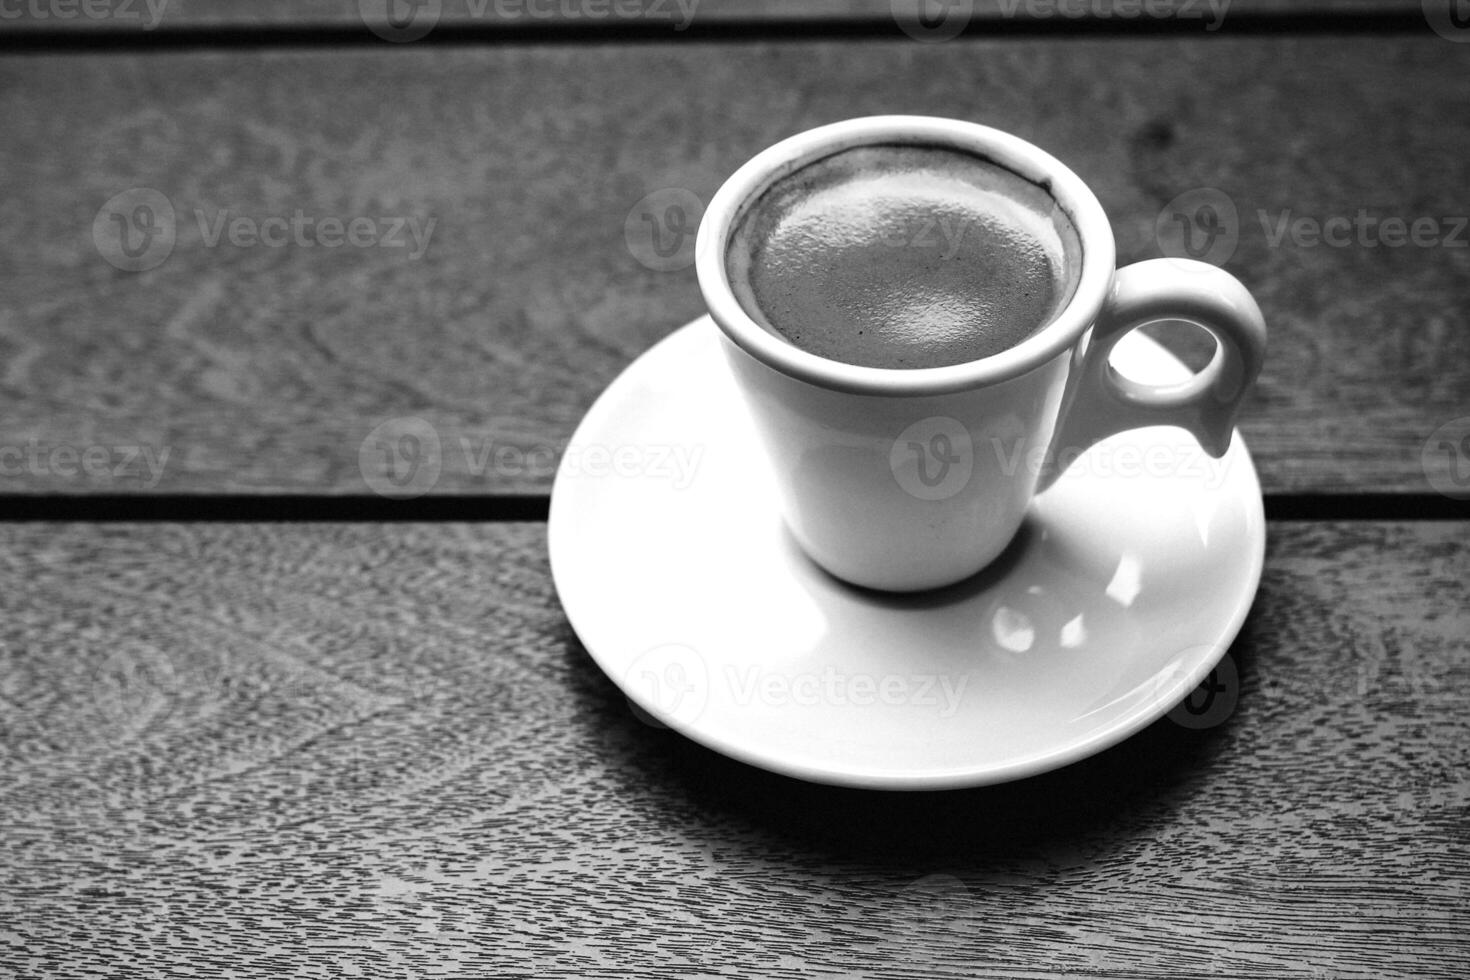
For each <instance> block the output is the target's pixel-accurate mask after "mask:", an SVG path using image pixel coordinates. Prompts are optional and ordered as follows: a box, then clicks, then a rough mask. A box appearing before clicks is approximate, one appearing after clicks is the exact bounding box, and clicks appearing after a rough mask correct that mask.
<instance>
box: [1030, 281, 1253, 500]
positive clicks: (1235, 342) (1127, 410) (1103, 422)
mask: <svg viewBox="0 0 1470 980" xmlns="http://www.w3.org/2000/svg"><path fill="white" fill-rule="evenodd" d="M1161 320H1182V321H1185V322H1188V323H1193V324H1196V325H1197V326H1200V327H1202V328H1204V329H1205V330H1207V331H1209V332H1210V333H1211V334H1212V335H1213V336H1214V338H1215V340H1216V341H1217V347H1216V350H1215V356H1214V357H1213V358H1212V359H1211V360H1210V363H1209V364H1208V365H1206V366H1205V369H1204V370H1203V371H1201V372H1199V373H1198V374H1196V375H1195V376H1194V377H1193V378H1190V379H1189V380H1188V381H1183V382H1179V383H1177V384H1166V385H1154V384H1142V383H1139V382H1137V381H1134V380H1132V379H1130V378H1126V377H1124V376H1123V375H1121V374H1119V373H1118V371H1117V370H1116V369H1114V368H1113V366H1112V365H1111V364H1109V363H1108V357H1109V355H1111V354H1112V352H1113V347H1114V346H1115V345H1116V344H1117V343H1118V341H1120V340H1122V339H1123V337H1124V336H1125V335H1127V334H1128V333H1130V332H1132V331H1133V330H1135V329H1137V328H1138V327H1141V326H1145V325H1146V324H1150V323H1157V322H1159V321H1161ZM1265 359H1266V323H1265V320H1264V319H1262V317H1261V308H1260V307H1259V306H1257V305H1256V301H1255V300H1254V299H1253V298H1252V297H1251V294H1250V293H1249V292H1247V291H1246V288H1245V287H1244V286H1243V285H1241V283H1240V280H1238V279H1236V278H1235V277H1234V276H1232V275H1231V274H1230V273H1228V272H1226V271H1225V270H1223V269H1219V268H1216V267H1215V266H1213V265H1209V264H1208V263H1205V262H1196V261H1194V260H1192V259H1148V260H1146V261H1143V262H1135V263H1134V264H1133V265H1130V266H1127V267H1126V268H1123V269H1119V270H1118V272H1117V274H1116V275H1115V276H1114V277H1113V287H1112V290H1111V292H1110V293H1109V295H1108V299H1107V302H1106V303H1105V304H1104V305H1103V310H1102V313H1101V314H1100V315H1099V316H1098V318H1097V323H1095V324H1094V325H1093V327H1092V336H1091V338H1090V339H1089V341H1088V343H1087V344H1086V345H1084V346H1083V347H1080V348H1079V350H1078V353H1077V354H1075V355H1074V359H1073V374H1072V383H1071V384H1070V385H1069V390H1068V393H1067V395H1066V398H1065V399H1064V401H1063V404H1062V412H1061V421H1060V422H1059V423H1058V424H1057V431H1056V434H1055V435H1054V436H1053V437H1052V442H1051V447H1050V450H1049V451H1048V453H1047V461H1046V462H1047V465H1046V466H1045V467H1044V468H1043V470H1042V473H1041V480H1040V482H1039V484H1038V486H1037V490H1038V491H1041V490H1045V489H1046V488H1047V487H1049V486H1051V484H1052V483H1053V482H1055V481H1056V479H1057V477H1058V476H1060V475H1061V473H1062V471H1063V470H1065V468H1066V465H1067V464H1068V463H1070V462H1071V461H1072V460H1073V459H1075V458H1076V457H1077V455H1078V454H1080V453H1081V452H1082V451H1083V450H1085V449H1087V448H1088V447H1089V446H1092V445H1093V444H1094V443H1096V442H1098V441H1100V440H1102V439H1105V438H1107V437H1108V436H1110V435H1113V434H1115V433H1118V432H1122V431H1124V430H1126V429H1136V428H1139V427H1142V426H1148V425H1177V426H1179V427H1181V428H1184V429H1188V430H1189V431H1190V432H1192V433H1193V434H1194V437H1195V438H1196V439H1198V440H1199V443H1200V445H1201V446H1202V447H1204V449H1205V451H1206V452H1208V453H1209V454H1210V455H1211V456H1213V457H1215V458H1216V459H1219V458H1220V457H1221V456H1223V455H1225V451H1226V450H1227V449H1229V448H1230V437H1231V433H1232V432H1233V431H1234V430H1235V416H1236V414H1237V413H1238V412H1239V410H1240V406H1241V403H1242V402H1243V401H1244V400H1245V396H1246V394H1247V393H1248V392H1249V391H1250V387H1251V385H1252V384H1253V383H1254V382H1255V380H1256V375H1258V374H1260V372H1261V364H1262V363H1263V362H1264V361H1265Z"/></svg>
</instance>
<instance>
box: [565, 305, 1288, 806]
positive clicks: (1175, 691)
mask: <svg viewBox="0 0 1470 980" xmlns="http://www.w3.org/2000/svg"><path fill="white" fill-rule="evenodd" d="M700 329H707V330H709V331H711V332H712V333H713V334H714V335H715V337H716V340H718V336H719V333H720V331H719V328H718V326H716V324H715V323H714V322H713V320H712V319H711V317H710V316H709V315H708V314H704V315H702V316H699V317H696V318H695V319H693V320H691V321H689V322H688V323H685V324H684V325H682V326H680V327H678V328H676V329H674V330H673V331H671V332H670V333H669V334H668V335H667V336H665V337H663V338H661V339H660V340H659V341H658V342H657V343H655V344H653V345H651V346H650V347H648V348H647V349H646V350H644V351H643V353H641V354H639V355H638V356H637V357H636V358H634V359H633V361H632V362H630V363H629V364H628V365H627V366H626V367H625V368H624V369H623V370H622V371H620V372H619V373H618V375H617V376H616V377H615V378H613V379H612V381H611V382H609V383H608V385H607V387H606V388H604V389H603V391H602V392H601V393H600V394H599V395H598V396H597V398H596V399H594V400H593V402H592V405H591V406H590V407H589V408H588V409H587V412H586V413H585V414H584V415H583V416H582V419H581V421H579V422H578V423H577V427H576V429H575V430H574V431H573V433H572V436H571V438H570V439H569V440H568V445H572V444H575V443H576V442H577V441H578V439H579V437H581V436H582V435H583V434H584V431H586V430H588V429H595V428H599V427H600V426H597V425H593V424H592V423H594V421H597V420H600V418H601V416H602V415H604V414H606V413H608V412H609V411H610V409H609V407H608V406H609V405H611V403H612V401H613V399H614V398H615V397H616V396H617V394H618V392H617V389H618V388H619V387H620V386H621V385H622V384H624V383H626V379H627V378H628V377H630V376H631V375H632V374H633V372H634V371H635V370H637V369H638V366H639V365H640V363H641V362H642V361H643V360H644V359H645V358H651V357H653V356H654V354H655V352H656V351H658V350H659V349H660V348H662V347H664V346H666V345H673V344H675V343H678V342H680V341H681V340H687V335H688V334H690V333H693V332H696V331H698V330H700ZM1137 336H1138V337H1139V338H1140V339H1141V340H1142V341H1143V342H1146V343H1148V344H1150V345H1151V346H1153V347H1155V348H1157V349H1158V350H1160V351H1162V352H1163V353H1164V354H1166V355H1168V356H1169V357H1170V358H1172V359H1173V360H1174V361H1175V362H1176V363H1179V364H1180V365H1181V366H1184V365H1183V362H1182V361H1180V360H1179V358H1178V357H1176V356H1175V355H1174V354H1173V353H1172V352H1170V351H1169V350H1168V348H1166V347H1164V346H1163V345H1162V344H1160V343H1159V342H1158V341H1156V340H1154V339H1153V338H1151V337H1148V336H1147V335H1146V334H1137ZM1095 449H1096V447H1093V449H1090V450H1089V452H1091V451H1093V450H1095ZM1237 453H1238V454H1239V458H1238V459H1237V460H1235V462H1236V463H1237V464H1243V465H1244V467H1245V471H1244V475H1243V479H1244V480H1245V481H1246V482H1247V483H1248V484H1249V485H1250V486H1252V487H1254V492H1253V493H1250V494H1248V497H1249V501H1248V504H1247V509H1248V511H1249V513H1248V514H1247V515H1246V516H1247V522H1246V523H1247V526H1248V527H1249V528H1251V529H1254V533H1253V534H1252V535H1251V538H1252V540H1251V541H1250V542H1249V543H1248V546H1249V548H1250V554H1249V558H1250V568H1249V571H1248V572H1247V573H1246V574H1245V575H1244V576H1243V577H1242V578H1241V579H1240V582H1241V585H1242V588H1241V589H1240V590H1239V592H1238V594H1237V595H1236V596H1235V599H1234V602H1233V603H1232V607H1231V612H1230V615H1229V616H1228V617H1227V618H1226V619H1225V620H1224V621H1222V627H1221V628H1220V629H1219V630H1218V632H1217V635H1216V637H1215V639H1213V640H1212V641H1210V642H1209V643H1208V644H1200V646H1206V645H1208V646H1209V647H1210V648H1211V652H1210V653H1209V655H1208V656H1206V657H1204V658H1202V659H1201V660H1199V661H1198V662H1197V663H1196V665H1195V666H1194V668H1193V669H1192V670H1190V671H1188V672H1187V673H1185V674H1183V675H1181V677H1179V678H1177V679H1175V680H1174V681H1173V682H1172V683H1170V684H1168V685H1164V686H1161V687H1160V688H1159V689H1158V690H1157V691H1156V692H1155V694H1154V695H1153V696H1152V697H1150V698H1148V699H1147V700H1146V701H1144V702H1143V703H1141V704H1140V705H1138V706H1137V707H1136V708H1135V709H1133V711H1132V712H1130V713H1129V714H1127V715H1125V716H1123V718H1122V719H1121V720H1120V721H1118V722H1117V723H1115V724H1113V725H1110V726H1108V727H1107V728H1105V729H1103V730H1101V731H1098V732H1096V733H1094V734H1092V735H1090V736H1088V737H1085V738H1082V739H1080V740H1077V741H1072V742H1067V743H1065V744H1063V745H1061V746H1060V747H1058V748H1053V749H1049V750H1047V751H1044V752H1036V753H1032V754H1030V755H1026V756H1023V757H1020V758H1017V759H1014V760H1011V761H1008V762H1005V763H1002V764H998V765H990V766H986V767H984V768H983V769H977V768H976V767H974V766H961V767H951V768H949V769H943V770H925V771H923V772H919V773H915V772H900V771H893V770H878V771H874V770H872V769H867V770H861V769H859V768H854V767H848V766H831V765H829V766H825V767H817V766H811V765H806V764H802V763H798V762H792V761H790V760H788V759H783V758H781V757H779V756H770V755H767V754H765V753H762V752H758V751H753V750H749V749H746V748H743V747H742V746H741V745H740V744H739V743H737V742H731V741H728V740H726V739H723V738H720V737H719V736H717V735H712V734H710V733H708V732H704V731H701V730H699V728H698V726H697V725H692V724H686V723H684V722H681V721H679V720H678V719H675V718H671V717H668V716H667V715H666V714H665V713H664V712H662V711H661V710H660V709H659V708H658V707H657V706H656V705H650V704H646V703H645V702H644V699H642V698H640V697H638V696H637V695H636V693H634V692H632V691H630V690H628V688H627V687H625V686H624V685H623V684H622V683H621V682H620V680H619V679H618V676H617V674H616V672H615V671H614V670H613V669H611V668H610V665H609V664H608V663H607V662H605V661H604V659H603V658H602V657H600V656H599V655H598V653H597V651H596V650H594V649H593V646H592V645H591V644H589V643H588V642H586V639H585V636H586V635H587V634H586V633H585V631H584V629H583V623H582V622H579V618H578V614H577V613H575V612H574V611H573V609H572V608H571V605H570V604H568V603H567V602H566V600H565V598H564V595H563V589H562V586H561V582H562V581H564V579H565V573H561V574H559V573H558V567H559V566H560V565H561V564H562V560H561V559H559V558H558V557H557V556H558V555H561V554H565V549H564V547H562V546H560V545H559V544H558V542H560V541H561V540H562V537H561V535H560V534H559V533H558V531H557V528H558V527H559V526H563V525H565V524H566V523H567V522H568V521H569V520H570V518H565V517H564V518H561V519H560V520H558V514H560V513H563V512H564V511H565V508H566V507H568V506H571V505H570V504H569V503H566V501H567V500H568V497H569V494H570V491H566V490H563V487H564V486H566V485H567V483H566V482H565V481H566V480H567V479H568V477H567V469H566V457H563V460H562V463H561V464H560V465H558V467H557V472H556V476H555V478H554V479H553V482H552V488H551V498H550V505H549V509H548V514H547V525H546V547H547V557H548V560H549V564H550V567H551V577H552V583H553V586H554V587H555V589H556V593H557V599H558V602H559V603H560V605H561V608H562V613H563V615H565V616H566V618H567V622H568V623H569V624H570V625H571V627H572V631H573V632H574V633H575V634H576V636H577V641H578V643H580V644H581V646H582V648H583V649H584V650H585V651H586V652H587V654H588V656H589V657H590V658H591V660H592V662H593V663H594V664H596V665H597V668H598V669H599V670H601V671H602V673H603V674H604V676H606V677H607V678H608V680H609V681H611V682H612V684H613V685H614V686H615V687H616V688H617V689H618V690H619V692H620V693H621V694H622V695H623V696H624V697H625V698H627V699H628V700H630V701H631V702H633V703H634V704H636V705H637V706H638V708H639V709H640V710H641V711H643V712H645V713H646V714H648V715H649V716H651V717H653V718H654V719H656V720H657V721H658V722H659V723H660V724H662V725H664V726H665V727H666V728H668V729H670V730H671V731H673V732H675V733H677V734H678V735H679V736H681V737H683V738H687V739H689V740H690V741H692V742H695V743H697V744H699V745H701V746H703V747H704V748H707V749H710V750H711V751H714V752H717V753H719V754H721V755H724V756H726V757H728V758H731V759H734V760H736V761H737V762H741V763H744V764H746V765H751V766H754V767H756V768H758V769H762V770H765V771H767V772H772V773H776V774H778V775H782V776H787V777H791V778H795V779H800V780H802V781H804V782H810V783H817V784H821V785H828V786H839V787H845V788H852V789H871V790H882V791H900V792H906V791H919V792H926V791H941V790H952V789H970V788H977V787H982V786H992V785H997V784H1002V783H1008V782H1014V781H1017V780H1021V779H1027V778H1030V777H1032V776H1039V775H1042V774H1044V773H1047V772H1052V771H1054V770H1057V769H1062V768H1064V767H1066V766H1069V765H1072V764H1074V763H1077V762H1081V761H1083V760H1084V759H1088V758H1091V757H1092V756H1095V755H1098V754H1100V753H1101V752H1104V751H1106V750H1107V749H1110V748H1112V747H1114V746H1115V745H1119V744H1121V743H1122V742H1124V741H1126V740H1127V739H1129V738H1131V737H1133V736H1134V735H1136V734H1138V733H1139V732H1141V731H1142V730H1144V729H1145V728H1147V727H1149V726H1150V725H1152V724H1154V723H1155V722H1158V721H1160V720H1162V719H1163V718H1164V717H1165V716H1166V715H1167V714H1168V713H1169V712H1170V711H1171V710H1172V709H1173V708H1174V707H1175V706H1177V705H1178V704H1179V703H1180V702H1181V701H1182V700H1183V699H1184V697H1185V696H1187V695H1188V694H1189V693H1190V692H1191V691H1193V690H1194V689H1195V688H1196V687H1198V686H1199V684H1200V683H1202V682H1203V681H1204V679H1205V678H1206V677H1208V676H1209V674H1210V672H1211V671H1212V670H1214V669H1215V667H1216V666H1218V665H1219V663H1220V662H1221V661H1222V660H1223V659H1224V657H1225V656H1226V654H1228V653H1229V650H1230V647H1231V646H1232V645H1233V644H1234V643H1235V641H1236V639H1238V638H1239V636H1240V631H1241V629H1242V628H1243V627H1244V625H1245V620H1246V618H1247V616H1248V615H1249V614H1250V609H1251V606H1252V605H1253V604H1254V602H1255V597H1256V595H1257V593H1258V592H1259V590H1260V583H1261V577H1262V575H1263V573H1264V570H1265V556H1266V519H1265V504H1264V500H1263V498H1262V494H1261V483H1260V474H1259V473H1258V472H1257V470H1256V467H1255V461H1254V459H1253V457H1252V456H1251V454H1250V450H1249V448H1248V447H1247V445H1246V443H1245V440H1244V438H1243V437H1242V435H1241V433H1240V430H1239V428H1236V429H1235V430H1233V431H1232V436H1231V445H1230V449H1229V450H1227V454H1231V455H1233V454H1237ZM1085 455H1086V454H1084V456H1085ZM1065 478H1066V476H1065V474H1062V476H1061V477H1060V479H1065ZM566 560H567V561H570V560H571V559H570V558H567V559H566Z"/></svg>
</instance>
